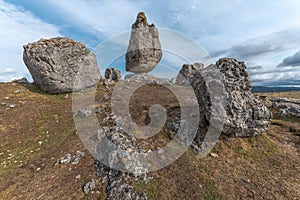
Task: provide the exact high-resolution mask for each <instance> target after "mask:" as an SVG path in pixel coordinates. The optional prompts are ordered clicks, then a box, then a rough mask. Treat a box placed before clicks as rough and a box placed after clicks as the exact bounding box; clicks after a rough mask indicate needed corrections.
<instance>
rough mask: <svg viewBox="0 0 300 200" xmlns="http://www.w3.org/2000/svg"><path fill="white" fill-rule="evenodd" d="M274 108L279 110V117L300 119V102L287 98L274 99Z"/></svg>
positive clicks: (272, 100)
mask: <svg viewBox="0 0 300 200" xmlns="http://www.w3.org/2000/svg"><path fill="white" fill-rule="evenodd" d="M271 102H272V107H273V108H277V109H278V112H277V116H278V117H297V118H300V100H299V99H287V98H272V99H271Z"/></svg>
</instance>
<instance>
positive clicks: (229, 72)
mask: <svg viewBox="0 0 300 200" xmlns="http://www.w3.org/2000/svg"><path fill="white" fill-rule="evenodd" d="M212 68H214V70H215V73H210V74H211V76H213V74H216V73H219V72H220V73H221V76H220V77H221V79H222V80H220V81H222V82H223V84H224V89H225V91H224V93H223V94H222V95H224V97H223V98H224V103H223V106H224V108H225V110H226V115H227V117H226V118H225V123H224V127H223V131H222V133H223V134H224V135H228V136H236V137H252V136H255V135H259V134H261V133H262V132H263V131H265V130H266V128H267V127H268V125H269V124H270V120H271V117H272V115H271V112H270V111H269V110H268V108H267V107H265V106H264V105H263V103H262V102H261V101H260V100H259V99H257V98H256V97H255V96H254V95H253V94H252V93H251V80H250V76H249V74H248V72H247V71H246V66H245V64H244V62H239V61H237V60H235V59H228V58H225V59H220V60H219V61H218V62H217V63H216V65H212V66H209V67H207V68H204V66H203V65H202V64H194V65H184V66H183V68H182V70H181V71H180V74H181V75H182V76H183V77H184V78H185V79H186V80H187V81H189V83H190V84H191V86H192V87H193V89H194V90H195V94H196V96H197V99H198V102H199V108H200V126H199V133H198V138H196V141H197V140H199V141H198V142H200V140H201V137H202V138H203V137H204V136H205V134H206V132H205V131H206V130H207V127H208V125H209V120H210V116H211V115H210V112H211V110H210V106H211V105H210V103H211V101H210V100H211V99H212V98H213V97H211V96H210V95H211V94H212V93H214V95H220V94H221V93H220V92H214V91H211V90H212V89H214V88H210V91H209V90H208V88H207V85H206V84H207V83H206V82H205V81H204V80H205V79H206V80H213V79H214V77H212V78H211V79H210V78H207V77H206V78H204V77H203V76H202V75H207V74H209V73H207V71H209V70H210V71H211V69H212ZM200 71H202V75H201V73H199V72H200ZM212 72H213V71H212ZM176 82H177V84H180V85H184V84H187V82H186V81H184V79H183V78H182V77H181V76H178V78H177V80H176ZM214 98H217V99H220V98H222V97H221V96H219V97H218V96H217V97H214Z"/></svg>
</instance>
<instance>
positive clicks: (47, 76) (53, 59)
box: [23, 37, 100, 94]
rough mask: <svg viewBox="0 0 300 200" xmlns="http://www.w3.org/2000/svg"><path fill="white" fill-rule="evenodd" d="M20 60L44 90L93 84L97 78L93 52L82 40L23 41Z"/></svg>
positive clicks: (53, 91) (54, 91) (67, 89)
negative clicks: (80, 41)
mask: <svg viewBox="0 0 300 200" xmlns="http://www.w3.org/2000/svg"><path fill="white" fill-rule="evenodd" d="M23 48H24V52H23V60H24V62H25V64H26V66H27V68H28V70H29V71H30V73H31V75H32V78H33V80H34V83H35V84H36V85H37V86H38V87H39V88H41V89H42V90H43V91H45V92H49V93H51V94H60V93H67V92H72V91H73V87H74V81H75V80H76V78H77V81H79V82H80V84H79V86H77V87H76V89H75V90H81V89H83V88H86V87H90V86H94V85H96V84H97V83H98V81H99V79H100V72H99V67H98V64H97V60H96V56H95V55H94V54H93V53H92V52H90V51H89V50H88V49H87V48H86V46H85V45H84V44H82V43H79V42H76V41H74V40H72V39H69V38H66V37H58V38H52V39H41V40H39V41H37V42H34V43H30V44H27V45H25V46H24V47H23Z"/></svg>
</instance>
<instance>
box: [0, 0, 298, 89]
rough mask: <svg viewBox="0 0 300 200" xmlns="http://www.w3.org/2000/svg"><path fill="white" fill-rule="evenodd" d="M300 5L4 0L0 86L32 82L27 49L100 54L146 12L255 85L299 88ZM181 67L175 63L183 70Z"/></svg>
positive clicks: (248, 0) (287, 1)
mask: <svg viewBox="0 0 300 200" xmlns="http://www.w3.org/2000/svg"><path fill="white" fill-rule="evenodd" d="M299 8H300V1H299V0H284V1H283V0H275V1H274V0H273V1H271V0H264V1H261V0H226V1H224V0H198V1H196V0H186V1H182V0H161V1H158V0H113V1H112V0H64V1H61V0H42V1H41V0H26V1H20V0H0V27H1V29H0V38H1V39H0V81H10V80H11V79H14V78H19V77H22V76H25V77H27V78H30V74H29V73H28V71H27V69H26V67H25V65H24V64H23V61H22V51H23V49H22V46H23V45H24V44H27V43H29V42H33V41H36V40H39V39H40V38H50V37H56V36H68V37H71V38H73V39H75V40H78V41H80V42H83V43H85V44H86V45H87V46H88V47H89V48H90V49H91V50H94V49H95V48H96V47H97V46H98V45H99V44H101V43H102V42H103V41H106V40H107V39H109V38H111V37H113V36H116V35H119V34H120V33H124V32H127V31H130V27H131V24H132V23H133V22H134V21H135V17H136V15H137V13H138V12H139V11H144V12H145V13H146V15H147V17H148V21H149V23H155V24H156V26H157V27H160V28H166V29H170V30H174V31H178V32H180V33H182V34H184V35H185V36H186V37H188V38H190V39H192V40H193V41H194V42H195V43H197V44H198V45H200V46H202V47H203V48H204V49H205V50H206V51H207V52H208V53H209V55H210V56H211V57H212V59H213V61H214V62H215V61H216V60H217V59H218V58H221V57H234V58H237V59H239V60H243V61H245V62H246V63H247V67H248V70H249V71H250V73H251V75H252V80H253V83H254V84H255V85H270V86H276V85H294V86H296V85H298V86H300V34H299V33H300V12H299ZM99 56H101V55H99ZM165 57H166V58H167V57H168V58H169V60H170V59H174V60H173V61H175V60H176V58H174V57H173V56H168V55H167V54H166V56H165ZM183 62H184V61H183V60H181V59H177V60H176V63H177V64H178V69H179V68H180V67H181V65H182V64H184V63H183ZM199 62H201V58H200V59H199ZM116 63H117V64H118V65H119V66H116V67H117V68H119V69H122V68H124V65H123V64H122V62H116Z"/></svg>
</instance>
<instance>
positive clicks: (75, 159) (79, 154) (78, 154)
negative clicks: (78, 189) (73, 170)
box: [71, 151, 84, 165]
mask: <svg viewBox="0 0 300 200" xmlns="http://www.w3.org/2000/svg"><path fill="white" fill-rule="evenodd" d="M83 156H84V152H81V151H77V152H76V154H75V155H74V156H73V160H72V161H71V164H72V165H77V164H78V163H79V161H80V159H81V158H82V157H83Z"/></svg>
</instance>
